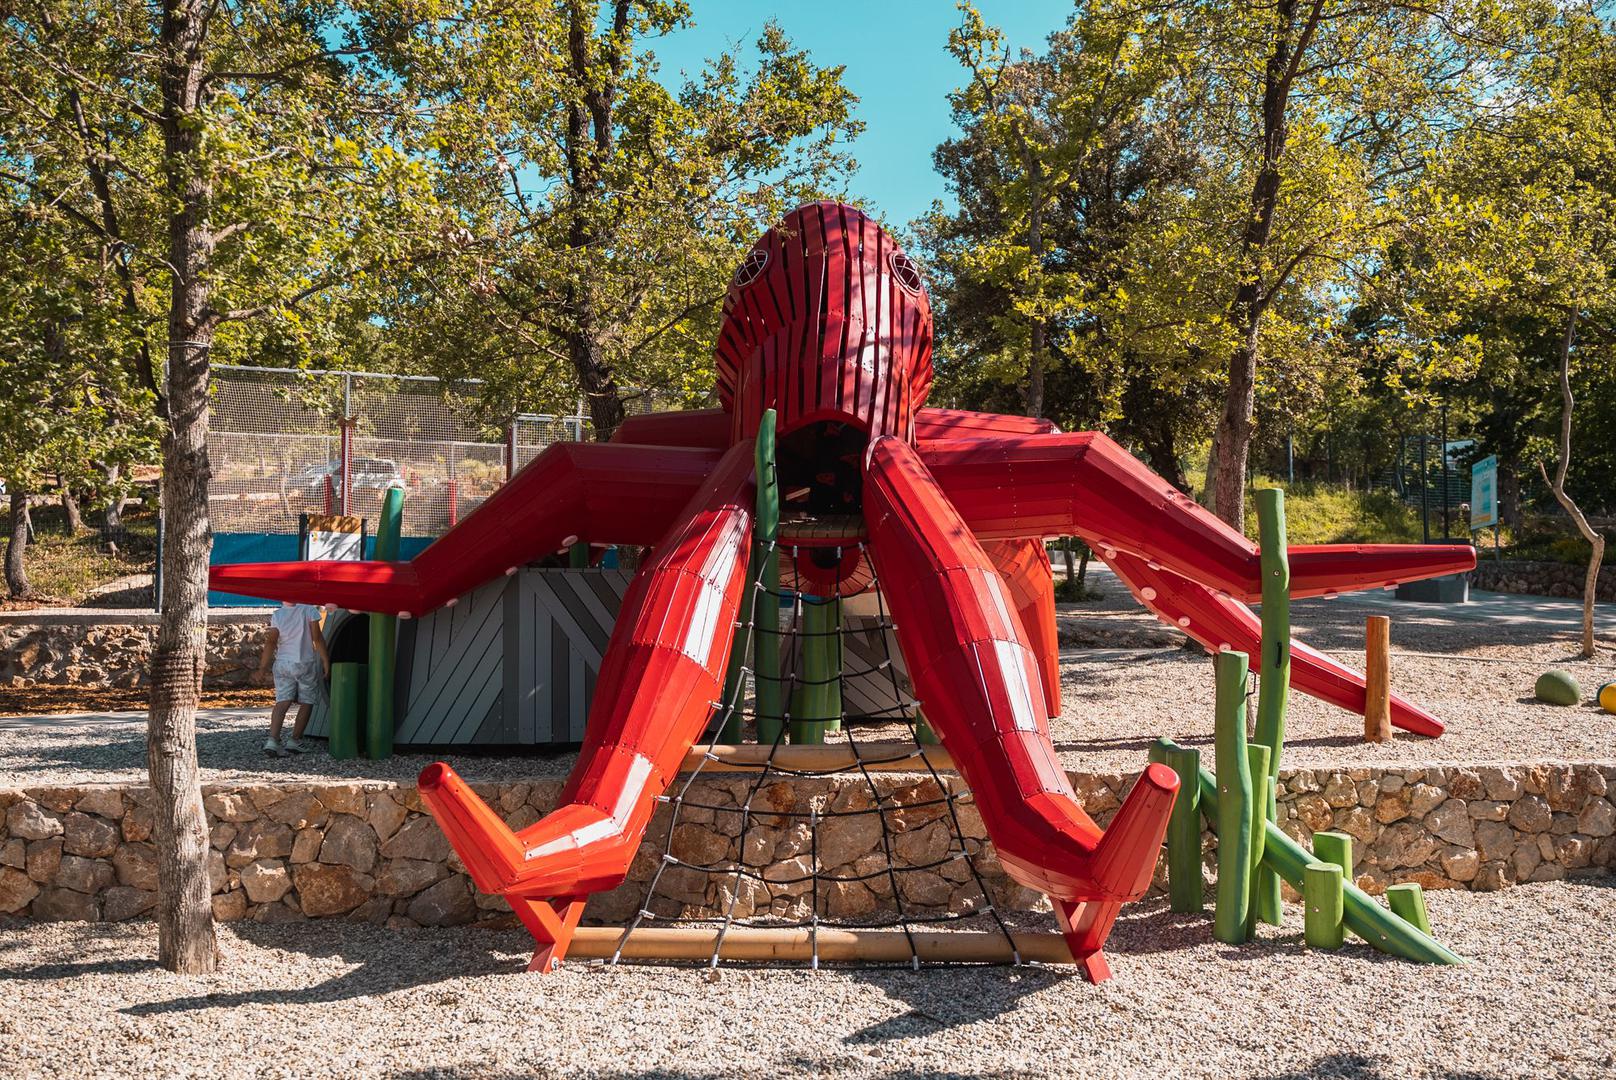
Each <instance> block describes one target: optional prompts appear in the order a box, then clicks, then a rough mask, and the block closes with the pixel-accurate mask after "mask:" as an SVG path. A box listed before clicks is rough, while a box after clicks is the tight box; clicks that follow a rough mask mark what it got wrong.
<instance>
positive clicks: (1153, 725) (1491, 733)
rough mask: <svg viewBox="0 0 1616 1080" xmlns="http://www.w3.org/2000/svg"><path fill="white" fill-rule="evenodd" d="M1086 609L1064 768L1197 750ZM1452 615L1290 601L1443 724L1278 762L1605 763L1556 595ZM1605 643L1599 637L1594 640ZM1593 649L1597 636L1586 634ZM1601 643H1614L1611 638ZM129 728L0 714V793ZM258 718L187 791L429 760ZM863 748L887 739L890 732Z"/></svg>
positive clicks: (1323, 635) (126, 716)
mask: <svg viewBox="0 0 1616 1080" xmlns="http://www.w3.org/2000/svg"><path fill="white" fill-rule="evenodd" d="M1091 574H1092V576H1093V581H1094V583H1095V584H1096V585H1097V586H1098V588H1099V590H1100V591H1101V593H1102V594H1103V598H1102V599H1101V600H1099V601H1095V602H1091V603H1086V604H1081V605H1063V606H1062V611H1061V616H1060V619H1061V635H1062V639H1063V641H1065V642H1067V643H1068V647H1067V648H1065V649H1064V650H1063V652H1062V660H1061V669H1062V682H1063V686H1064V691H1065V710H1064V713H1063V715H1062V716H1061V717H1060V718H1059V719H1057V720H1056V721H1055V722H1054V723H1053V725H1052V730H1053V733H1054V736H1055V742H1056V746H1057V747H1058V749H1059V750H1060V751H1061V757H1062V759H1063V760H1064V761H1065V763H1066V765H1067V767H1068V768H1071V769H1080V770H1088V771H1096V772H1100V771H1120V772H1132V771H1136V770H1137V769H1139V768H1141V767H1142V765H1143V763H1144V754H1145V749H1146V747H1148V746H1149V744H1150V742H1151V740H1152V739H1154V738H1155V737H1156V736H1157V735H1170V736H1173V737H1174V738H1176V739H1179V740H1180V741H1182V742H1184V743H1186V744H1188V745H1209V744H1210V741H1211V732H1212V696H1213V695H1212V689H1213V688H1212V669H1211V662H1210V660H1209V659H1208V658H1207V657H1205V656H1203V655H1200V654H1199V653H1197V652H1191V651H1188V650H1186V649H1183V648H1181V647H1179V645H1180V643H1182V642H1183V640H1184V639H1183V637H1182V635H1180V634H1179V633H1178V632H1177V631H1176V630H1175V629H1171V628H1168V627H1165V626H1163V625H1162V624H1161V623H1159V622H1158V621H1157V620H1156V619H1155V618H1154V617H1153V616H1151V615H1150V614H1149V613H1147V612H1145V611H1144V610H1143V609H1141V608H1139V607H1138V605H1137V604H1135V603H1134V601H1133V599H1132V598H1131V597H1130V596H1129V595H1128V592H1127V590H1126V589H1125V588H1123V587H1122V586H1121V585H1120V584H1119V583H1118V582H1117V580H1116V579H1115V578H1114V577H1112V576H1111V575H1110V574H1109V572H1107V571H1106V570H1105V569H1104V568H1103V567H1097V568H1094V569H1092V570H1091ZM1477 596H1478V602H1477V603H1473V604H1470V605H1466V606H1464V607H1450V606H1443V605H1429V604H1407V603H1397V602H1396V601H1393V600H1391V599H1390V597H1389V594H1382V593H1373V594H1359V595H1355V596H1349V597H1343V598H1340V599H1338V600H1332V601H1325V600H1306V601H1300V602H1298V603H1297V604H1296V605H1295V606H1294V611H1293V621H1294V624H1295V627H1296V633H1297V636H1298V637H1300V638H1301V639H1302V640H1304V641H1306V642H1308V643H1309V644H1311V645H1313V646H1314V647H1316V648H1320V649H1323V650H1324V651H1326V652H1328V653H1330V654H1331V655H1333V656H1335V657H1336V658H1337V659H1339V660H1341V661H1342V662H1344V663H1346V664H1349V665H1351V666H1353V667H1361V666H1362V664H1363V653H1362V649H1363V624H1364V617H1365V616H1366V615H1369V614H1390V615H1391V616H1392V646H1393V651H1394V655H1393V659H1392V686H1393V689H1394V690H1396V691H1397V692H1398V693H1400V694H1403V695H1404V696H1405V697H1408V698H1410V699H1411V700H1413V701H1415V702H1417V703H1419V704H1421V705H1423V706H1425V707H1426V708H1428V709H1430V710H1431V711H1433V712H1434V713H1436V715H1437V716H1439V717H1441V718H1442V719H1443V720H1445V721H1447V723H1448V725H1449V727H1448V731H1447V734H1445V735H1444V736H1443V737H1442V738H1441V739H1439V740H1436V741H1431V740H1428V739H1421V738H1416V737H1414V736H1410V735H1402V734H1399V735H1398V737H1397V738H1395V739H1394V740H1393V741H1392V742H1390V743H1385V744H1380V745H1372V744H1366V743H1364V742H1363V740H1362V732H1363V722H1362V721H1361V720H1360V719H1358V718H1357V717H1356V716H1354V715H1352V714H1350V713H1347V712H1344V711H1342V710H1340V709H1336V708H1334V707H1332V706H1329V705H1325V704H1323V703H1321V702H1317V701H1314V700H1313V699H1312V698H1309V697H1307V696H1305V695H1303V694H1300V693H1298V694H1293V695H1292V698H1291V708H1290V710H1289V729H1288V733H1287V738H1286V752H1285V759H1286V761H1287V763H1289V764H1291V765H1296V766H1305V767H1314V766H1342V765H1377V764H1378V765H1393V764H1397V765H1408V764H1437V763H1451V762H1463V763H1466V764H1486V763H1503V762H1515V761H1534V760H1565V761H1608V760H1612V759H1613V758H1616V715H1613V714H1610V713H1606V712H1603V711H1601V710H1599V709H1598V708H1595V707H1593V706H1590V705H1587V704H1584V705H1582V706H1579V707H1570V708H1563V707H1556V706H1551V705H1543V704H1540V703H1538V702H1536V701H1535V700H1533V698H1532V684H1533V682H1534V681H1535V680H1536V678H1537V676H1538V675H1539V674H1540V673H1541V672H1542V671H1544V670H1546V669H1548V668H1550V667H1561V668H1565V669H1566V670H1568V671H1571V672H1572V673H1574V674H1575V675H1576V676H1577V678H1578V679H1579V681H1580V682H1581V683H1582V686H1583V689H1584V691H1585V695H1586V696H1589V697H1591V696H1592V694H1593V691H1594V689H1595V688H1597V687H1598V686H1599V685H1600V684H1601V683H1604V682H1608V681H1611V680H1613V679H1616V651H1604V652H1602V653H1601V655H1600V656H1599V658H1598V659H1595V660H1591V661H1583V660H1576V659H1573V658H1572V656H1571V655H1570V654H1571V650H1572V647H1573V645H1574V643H1575V640H1576V638H1575V631H1574V626H1575V620H1576V618H1577V614H1576V613H1577V610H1578V609H1577V605H1576V604H1575V603H1574V602H1572V601H1567V600H1549V599H1544V598H1537V597H1515V596H1510V597H1505V596H1501V595H1500V594H1496V593H1482V594H1477ZM1600 619H1601V625H1602V626H1604V627H1610V626H1613V625H1616V604H1604V605H1601V612H1600ZM1605 637H1606V638H1608V637H1609V634H1608V632H1607V634H1606V635H1605ZM1601 640H1602V641H1603V640H1604V638H1602V639H1601ZM1612 645H1613V646H1616V641H1612ZM143 725H144V717H143V716H142V715H141V714H138V713H122V714H118V713H106V714H93V715H84V716H73V717H37V716H35V717H14V718H0V785H19V784H56V783H60V784H68V783H88V782H98V781H99V782H108V781H134V780H139V779H141V778H142V777H143V776H144V772H145V756H144V755H145V733H144V726H143ZM266 726H267V725H266V720H265V710H262V709H210V710H204V712H203V713H202V715H201V719H200V721H199V723H198V735H197V745H198V749H199V752H200V754H201V760H202V771H203V778H204V780H208V781H221V780H231V779H243V780H255V781H265V780H268V781H274V780H288V779H298V778H319V777H325V778H333V779H335V778H352V777H355V776H358V777H362V778H365V779H390V780H411V779H413V778H414V777H415V774H416V773H417V772H419V771H420V770H421V768H422V767H423V766H424V765H426V764H427V763H428V762H430V761H432V760H434V758H435V757H436V756H437V755H430V754H399V755H397V756H395V757H393V758H392V759H390V760H388V761H383V762H370V761H349V762H338V761H333V760H331V759H330V758H329V757H327V756H326V755H324V754H322V753H316V754H307V755H303V756H301V757H296V758H287V759H274V758H267V757H265V756H264V754H263V752H262V750H261V747H262V745H263V740H264V734H265V732H266ZM864 730H865V732H866V734H865V736H864V737H868V738H881V737H896V736H898V735H899V733H900V732H899V729H896V728H891V729H889V730H886V731H879V730H877V731H870V730H868V729H864ZM573 757H574V756H573V755H572V754H567V753H560V754H557V753H548V754H544V753H535V754H529V755H525V756H521V757H493V756H473V755H469V754H464V753H457V754H455V755H453V758H454V762H455V765H456V767H457V768H459V769H460V770H461V771H462V773H464V774H465V775H466V776H467V777H468V778H471V779H474V780H489V781H497V780H510V779H519V778H526V777H536V776H559V775H564V774H565V773H566V771H567V770H568V769H569V768H571V766H572V762H573Z"/></svg>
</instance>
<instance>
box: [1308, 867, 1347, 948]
mask: <svg viewBox="0 0 1616 1080" xmlns="http://www.w3.org/2000/svg"><path fill="white" fill-rule="evenodd" d="M1345 899H1346V882H1345V881H1344V879H1343V878H1342V876H1341V868H1340V867H1339V866H1337V865H1336V864H1335V863H1308V864H1307V865H1306V866H1304V867H1303V868H1302V912H1303V914H1302V937H1303V938H1304V939H1305V940H1306V941H1307V943H1308V944H1309V945H1311V946H1313V948H1315V949H1339V948H1340V947H1341V946H1342V944H1343V943H1344V942H1345V941H1346V940H1347V935H1346V924H1345V923H1344V922H1343V921H1342V917H1343V913H1344V903H1343V902H1344V901H1345Z"/></svg>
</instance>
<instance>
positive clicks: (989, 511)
mask: <svg viewBox="0 0 1616 1080" xmlns="http://www.w3.org/2000/svg"><path fill="white" fill-rule="evenodd" d="M922 456H923V457H924V458H925V461H926V464H927V466H928V467H929V468H930V469H931V470H932V472H933V474H935V475H936V477H937V482H938V483H939V484H941V485H942V487H943V490H945V491H947V492H948V494H949V497H950V498H951V499H952V500H953V501H954V504H955V506H956V507H958V509H959V512H960V514H961V516H962V517H964V518H965V520H966V522H967V523H968V524H969V525H970V527H971V530H972V531H973V532H974V533H975V534H976V536H977V537H978V538H979V539H1001V538H1008V537H1025V536H1066V535H1076V536H1081V537H1083V538H1084V539H1085V540H1087V541H1088V542H1089V543H1090V545H1092V546H1093V547H1095V548H1096V549H1098V550H1099V551H1101V552H1102V553H1105V552H1110V551H1121V552H1126V553H1128V554H1131V555H1136V556H1139V557H1140V558H1143V559H1148V560H1149V561H1151V562H1154V563H1157V564H1159V565H1162V566H1165V567H1167V568H1168V569H1169V570H1172V571H1173V572H1174V573H1176V574H1179V575H1181V576H1183V577H1187V578H1189V579H1191V580H1193V581H1198V582H1200V583H1201V584H1203V585H1207V586H1209V587H1211V588H1213V589H1216V590H1218V591H1219V592H1224V593H1228V594H1229V595H1230V596H1233V597H1235V598H1236V599H1238V600H1245V601H1255V600H1258V599H1260V598H1261V596H1262V583H1261V576H1260V571H1261V562H1260V559H1259V558H1258V555H1257V546H1256V545H1255V544H1253V543H1252V542H1251V541H1250V540H1247V539H1246V538H1245V537H1244V536H1242V535H1241V534H1240V533H1239V532H1237V531H1236V530H1234V529H1232V528H1230V527H1229V526H1228V525H1227V524H1226V523H1224V522H1223V521H1222V520H1221V519H1219V518H1218V517H1217V516H1216V515H1214V514H1213V513H1212V512H1211V511H1209V510H1207V509H1206V508H1204V507H1202V506H1199V505H1197V504H1196V503H1195V501H1194V500H1192V499H1191V498H1189V496H1187V495H1185V494H1183V493H1182V492H1180V491H1179V490H1178V489H1177V488H1175V487H1173V486H1172V485H1171V484H1169V483H1168V482H1167V481H1166V480H1165V479H1163V478H1162V477H1160V476H1158V475H1156V474H1155V473H1153V472H1151V471H1150V469H1149V468H1147V467H1146V466H1145V465H1144V463H1142V462H1141V461H1139V460H1138V459H1137V458H1135V457H1134V456H1133V455H1132V454H1130V453H1128V452H1127V451H1126V450H1124V449H1123V448H1122V447H1121V446H1119V445H1117V443H1115V442H1114V441H1112V440H1111V439H1109V438H1107V437H1106V436H1105V435H1103V434H1101V433H1100V432H1097V431H1084V432H1079V433H1076V434H1071V435H1019V436H1005V437H995V438H986V439H949V440H942V441H937V442H931V443H927V444H925V445H924V446H923V447H922ZM1289 554H1290V567H1291V596H1292V597H1296V598H1300V597H1305V596H1322V595H1327V594H1330V593H1338V592H1350V591H1352V590H1355V589H1369V588H1378V587H1381V586H1385V585H1393V584H1398V583H1401V582H1405V581H1417V580H1419V579H1421V578H1428V577H1436V576H1439V575H1442V574H1451V573H1458V572H1460V571H1464V570H1469V569H1471V568H1473V567H1474V566H1475V565H1476V552H1475V549H1474V548H1472V547H1470V546H1469V545H1468V544H1426V545H1415V544H1325V545H1317V546H1311V545H1296V546H1293V547H1291V548H1290V549H1289Z"/></svg>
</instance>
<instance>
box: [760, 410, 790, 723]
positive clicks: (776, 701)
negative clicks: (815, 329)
mask: <svg viewBox="0 0 1616 1080" xmlns="http://www.w3.org/2000/svg"><path fill="white" fill-rule="evenodd" d="M774 421H775V414H774V410H773V409H768V410H766V411H765V412H764V413H763V419H762V420H760V421H759V422H758V433H757V459H756V460H757V517H756V518H755V519H754V520H753V523H752V566H753V567H761V569H760V570H759V571H758V578H759V584H758V587H757V590H756V591H755V592H754V594H753V606H752V623H753V627H754V629H753V631H752V699H753V701H754V702H755V708H756V711H757V741H758V742H760V743H763V744H764V745H767V746H773V745H774V744H775V743H776V742H778V741H779V739H780V727H781V719H780V718H781V717H782V716H784V715H785V685H784V684H783V683H782V682H781V681H780V670H781V669H780V558H779V553H778V552H776V551H775V550H774V547H773V545H774V542H775V540H776V539H778V537H779V535H780V479H779V476H778V474H777V473H776V472H775V468H774Z"/></svg>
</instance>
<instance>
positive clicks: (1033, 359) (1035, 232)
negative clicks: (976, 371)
mask: <svg viewBox="0 0 1616 1080" xmlns="http://www.w3.org/2000/svg"><path fill="white" fill-rule="evenodd" d="M1027 174H1028V178H1029V179H1030V180H1031V181H1032V213H1031V215H1030V216H1029V217H1028V220H1027V256H1028V258H1029V259H1030V260H1031V262H1032V265H1033V267H1034V269H1033V280H1034V281H1036V282H1037V283H1038V288H1039V290H1040V292H1042V290H1043V284H1044V275H1043V258H1044V192H1043V182H1044V171H1043V166H1042V165H1040V164H1039V162H1038V159H1037V158H1036V157H1034V156H1033V153H1032V151H1031V149H1028V151H1027ZM1039 299H1040V300H1042V299H1043V297H1042V296H1040V297H1039ZM1036 307H1037V308H1038V310H1037V311H1035V312H1034V313H1033V316H1032V327H1031V334H1030V335H1029V337H1030V341H1029V345H1030V353H1031V355H1029V356H1028V357H1027V415H1028V416H1036V417H1042V416H1043V415H1044V352H1045V350H1046V348H1047V341H1046V340H1045V339H1046V336H1047V335H1046V332H1045V329H1044V313H1043V304H1042V303H1040V304H1038V305H1036Z"/></svg>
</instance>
